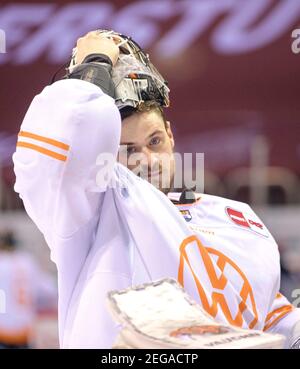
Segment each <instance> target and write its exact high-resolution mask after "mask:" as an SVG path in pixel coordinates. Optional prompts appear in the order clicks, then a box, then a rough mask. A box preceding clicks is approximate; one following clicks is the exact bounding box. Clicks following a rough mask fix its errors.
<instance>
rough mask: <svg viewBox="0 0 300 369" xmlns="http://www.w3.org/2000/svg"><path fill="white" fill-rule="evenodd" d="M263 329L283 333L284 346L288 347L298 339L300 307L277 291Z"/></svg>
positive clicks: (299, 332) (299, 338) (299, 336)
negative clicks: (284, 338)
mask: <svg viewBox="0 0 300 369" xmlns="http://www.w3.org/2000/svg"><path fill="white" fill-rule="evenodd" d="M264 331H267V332H270V333H279V334H282V335H284V336H285V337H286V342H285V348H290V347H291V346H292V345H293V344H294V343H296V341H297V340H300V309H299V308H295V307H294V306H293V305H292V304H291V303H290V302H289V301H288V299H287V298H286V297H284V296H283V295H282V294H281V293H278V294H277V296H276V298H275V300H274V302H273V305H272V307H271V310H270V312H269V314H268V315H267V317H266V321H265V327H264Z"/></svg>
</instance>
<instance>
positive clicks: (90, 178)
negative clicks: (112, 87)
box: [13, 79, 121, 256]
mask: <svg viewBox="0 0 300 369" xmlns="http://www.w3.org/2000/svg"><path fill="white" fill-rule="evenodd" d="M120 131H121V119H120V114H119V112H118V109H117V108H116V106H115V104H114V100H113V99H112V98H110V97H109V96H107V95H106V94H104V93H103V92H102V90H101V89H100V88H99V87H97V86H95V85H93V84H91V83H89V82H85V81H81V80H73V79H70V80H63V81H58V82H56V83H54V84H53V85H51V86H48V87H46V88H45V89H44V90H43V91H42V93H41V94H39V95H37V96H36V97H35V98H34V100H33V102H32V103H31V105H30V107H29V109H28V111H27V114H26V116H25V118H24V121H23V123H22V125H21V129H20V133H19V136H18V142H17V149H16V152H15V153H14V155H13V160H14V169H15V174H16V183H15V190H16V191H17V192H18V193H19V194H20V197H21V198H22V200H23V202H24V206H25V208H26V211H27V213H28V214H29V216H30V217H31V218H32V219H33V221H34V222H35V223H36V225H37V226H38V228H39V229H40V230H41V232H42V233H43V234H44V236H45V238H46V240H47V242H48V244H49V246H50V247H52V246H53V245H54V244H55V240H54V236H59V237H62V238H67V237H71V236H72V235H73V234H74V233H75V232H77V231H78V230H79V228H80V227H83V226H84V225H85V224H87V223H88V222H89V221H90V220H91V218H92V217H93V215H94V214H95V213H96V212H97V209H98V208H99V204H100V201H101V195H102V193H101V192H97V191H99V189H98V188H97V186H96V172H97V166H96V160H97V157H98V155H99V154H101V153H110V154H111V155H112V158H115V157H116V155H117V151H118V147H119V140H120ZM104 190H105V189H104V188H102V191H104ZM52 251H53V250H52ZM52 256H53V255H52Z"/></svg>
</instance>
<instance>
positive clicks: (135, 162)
mask: <svg viewBox="0 0 300 369" xmlns="http://www.w3.org/2000/svg"><path fill="white" fill-rule="evenodd" d="M173 148H174V138H173V134H172V131H171V128H170V123H169V122H165V121H164V119H163V118H162V116H161V115H160V113H159V112H158V111H156V110H150V111H146V112H137V113H134V114H133V115H131V116H129V117H127V118H125V119H124V120H123V121H122V133H121V146H120V150H119V155H118V161H119V162H120V163H122V164H123V165H125V166H126V167H127V168H128V169H130V170H132V171H133V172H134V173H135V174H137V175H138V176H140V177H142V178H144V179H146V180H148V181H149V182H150V183H151V184H153V185H154V186H155V187H156V188H158V189H159V190H161V191H162V192H164V193H167V192H169V191H170V189H171V188H172V186H173V180H174V171H175V162H174V155H173Z"/></svg>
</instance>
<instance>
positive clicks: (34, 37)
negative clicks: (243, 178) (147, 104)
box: [0, 0, 300, 176]
mask: <svg viewBox="0 0 300 369" xmlns="http://www.w3.org/2000/svg"><path fill="white" fill-rule="evenodd" d="M96 28H107V29H114V30H115V31H118V32H121V33H125V34H127V35H130V36H132V37H133V38H134V39H135V40H136V41H137V42H138V43H139V44H141V46H142V47H143V48H144V49H146V50H147V51H148V52H149V54H150V55H151V56H152V60H153V61H154V63H155V64H156V65H157V67H158V69H159V70H160V71H161V73H162V74H163V75H164V77H165V78H166V79H167V80H168V81H169V87H170V88H171V107H170V108H169V109H168V111H167V116H168V118H169V119H170V120H171V122H172V123H173V127H174V130H175V134H177V137H178V139H177V150H178V151H181V152H196V151H197V152H204V153H205V167H206V168H208V169H210V170H212V171H214V172H216V173H218V174H219V175H221V176H222V175H224V174H226V173H228V171H230V170H231V169H233V168H236V167H240V166H248V165H249V163H250V157H251V149H252V148H253V144H254V142H255V139H256V137H257V136H261V135H263V136H265V137H266V138H267V141H268V145H269V157H268V163H269V164H271V165H276V166H282V167H286V168H289V169H291V170H292V171H293V172H295V173H297V174H300V165H299V160H300V108H299V92H300V73H299V68H300V53H299V52H300V1H299V0H251V1H249V0H182V1H177V0H164V1H159V0H157V1H156V0H154V1H152V0H151V1H147V0H146V1H137V0H135V1H129V0H127V1H123V0H120V1H117V0H115V1H94V2H67V1H56V2H51V3H50V2H24V1H22V2H16V3H14V2H1V3H0V30H1V32H0V74H1V75H0V77H1V83H0V86H1V88H0V99H1V100H0V101H1V105H0V106H1V116H0V160H1V161H2V166H3V165H4V166H6V165H8V166H9V165H10V163H11V161H10V155H11V153H12V152H13V150H14V145H15V141H16V132H17V131H18V129H19V125H20V123H21V120H22V118H23V116H24V114H25V112H26V109H27V107H28V105H29V103H30V101H31V100H32V98H33V96H34V95H35V94H37V93H38V92H39V91H40V90H41V89H42V88H43V87H44V86H45V85H46V84H49V83H50V80H51V77H52V75H53V74H54V73H55V71H56V70H57V69H58V68H59V67H60V66H63V65H64V64H65V63H66V62H68V60H69V58H70V54H71V51H72V47H73V46H74V44H75V43H76V39H77V38H78V37H79V36H82V35H83V34H85V33H86V32H88V31H90V30H92V29H96ZM41 124H42V122H41Z"/></svg>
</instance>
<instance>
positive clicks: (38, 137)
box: [18, 131, 70, 151]
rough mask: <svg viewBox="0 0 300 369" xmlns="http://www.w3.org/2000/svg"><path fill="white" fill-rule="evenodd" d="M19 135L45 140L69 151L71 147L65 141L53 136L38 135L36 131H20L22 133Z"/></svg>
mask: <svg viewBox="0 0 300 369" xmlns="http://www.w3.org/2000/svg"><path fill="white" fill-rule="evenodd" d="M18 136H19V137H28V138H33V139H34V140H38V141H41V142H45V143H47V144H50V145H53V146H56V147H58V148H60V149H63V150H66V151H68V150H69V149H70V146H69V145H67V144H65V143H63V142H60V141H56V140H53V139H52V138H48V137H44V136H40V135H36V134H35V133H31V132H26V131H20V133H19V134H18Z"/></svg>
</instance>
